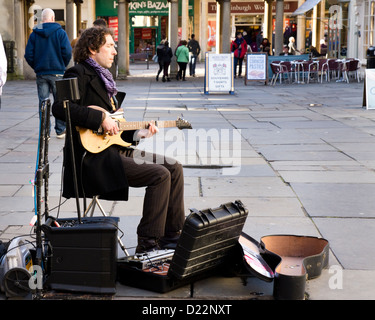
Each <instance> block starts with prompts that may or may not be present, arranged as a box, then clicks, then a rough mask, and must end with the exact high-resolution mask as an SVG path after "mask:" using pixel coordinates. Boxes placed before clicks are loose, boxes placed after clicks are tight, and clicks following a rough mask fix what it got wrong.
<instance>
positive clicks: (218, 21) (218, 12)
mask: <svg viewBox="0 0 375 320" xmlns="http://www.w3.org/2000/svg"><path fill="white" fill-rule="evenodd" d="M221 10H222V8H221V1H220V0H217V1H216V36H215V37H216V45H215V47H216V53H221Z"/></svg>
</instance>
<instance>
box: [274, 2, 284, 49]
mask: <svg viewBox="0 0 375 320" xmlns="http://www.w3.org/2000/svg"><path fill="white" fill-rule="evenodd" d="M283 31H284V0H276V23H275V53H276V54H279V53H280V52H282V51H283V34H284V33H283Z"/></svg>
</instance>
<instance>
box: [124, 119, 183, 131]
mask: <svg viewBox="0 0 375 320" xmlns="http://www.w3.org/2000/svg"><path fill="white" fill-rule="evenodd" d="M149 123H150V121H128V122H127V121H119V129H120V131H129V130H138V129H147V127H148V125H149ZM176 125H177V122H176V120H166V121H155V126H157V127H158V128H172V127H176Z"/></svg>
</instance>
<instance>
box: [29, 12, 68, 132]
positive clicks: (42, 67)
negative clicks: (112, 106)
mask: <svg viewBox="0 0 375 320" xmlns="http://www.w3.org/2000/svg"><path fill="white" fill-rule="evenodd" d="M71 57H72V47H71V45H70V41H69V38H68V35H67V34H66V32H65V31H64V30H63V29H62V27H61V25H60V24H59V23H57V22H55V13H54V11H53V10H52V9H49V8H47V9H44V10H43V11H42V23H41V24H38V25H37V26H36V27H35V28H34V29H33V32H32V33H31V35H30V37H29V40H28V42H27V45H26V50H25V59H26V61H27V63H28V64H29V65H30V67H31V68H33V70H34V72H35V73H36V84H37V88H38V98H39V116H40V115H41V106H42V101H43V100H45V99H47V98H49V95H50V92H52V95H53V99H54V100H56V84H55V81H56V80H59V79H62V78H63V75H64V72H65V69H66V67H67V65H68V64H69V62H70V59H71ZM55 131H56V135H57V138H59V139H62V138H65V131H66V124H65V122H64V121H62V120H60V119H56V118H55Z"/></svg>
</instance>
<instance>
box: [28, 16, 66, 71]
mask: <svg viewBox="0 0 375 320" xmlns="http://www.w3.org/2000/svg"><path fill="white" fill-rule="evenodd" d="M71 57H72V47H71V45H70V42H69V38H68V35H67V34H66V32H65V31H64V30H63V29H62V28H61V26H60V24H58V23H57V22H47V23H43V24H40V25H37V26H36V27H35V28H34V29H33V32H32V33H31V35H30V37H29V41H28V42H27V45H26V50H25V59H26V61H27V63H28V64H29V65H30V67H31V68H33V69H34V71H35V73H36V74H37V75H43V74H64V72H65V68H66V66H67V65H68V63H69V61H70V59H71Z"/></svg>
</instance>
